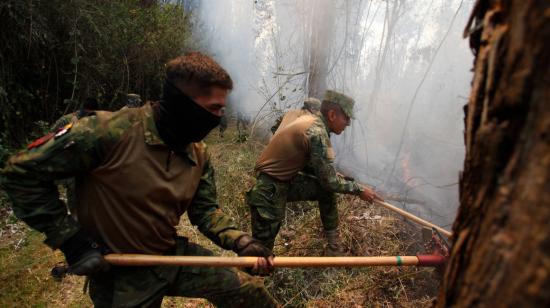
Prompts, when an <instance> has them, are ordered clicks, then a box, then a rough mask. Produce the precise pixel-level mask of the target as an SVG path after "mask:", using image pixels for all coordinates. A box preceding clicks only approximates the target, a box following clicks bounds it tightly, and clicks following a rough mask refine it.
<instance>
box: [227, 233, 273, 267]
mask: <svg viewBox="0 0 550 308" xmlns="http://www.w3.org/2000/svg"><path fill="white" fill-rule="evenodd" d="M234 251H235V252H236V253H237V254H238V255H239V256H240V257H243V256H258V257H263V258H258V261H256V264H254V267H252V271H251V272H252V273H253V274H259V275H268V274H270V273H271V272H273V257H274V256H275V255H274V254H273V252H272V251H271V249H269V248H267V247H265V246H264V245H263V244H262V243H261V242H260V241H258V240H257V239H255V238H253V237H252V236H250V235H248V234H244V235H241V236H239V238H237V239H236V240H235V249H234Z"/></svg>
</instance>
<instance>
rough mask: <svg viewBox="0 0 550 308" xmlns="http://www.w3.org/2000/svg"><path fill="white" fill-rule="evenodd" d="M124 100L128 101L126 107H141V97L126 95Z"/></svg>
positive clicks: (132, 94) (131, 94)
mask: <svg viewBox="0 0 550 308" xmlns="http://www.w3.org/2000/svg"><path fill="white" fill-rule="evenodd" d="M126 98H127V99H128V100H127V102H126V106H128V107H130V108H136V107H140V106H141V96H139V95H138V94H134V93H128V94H127V95H126Z"/></svg>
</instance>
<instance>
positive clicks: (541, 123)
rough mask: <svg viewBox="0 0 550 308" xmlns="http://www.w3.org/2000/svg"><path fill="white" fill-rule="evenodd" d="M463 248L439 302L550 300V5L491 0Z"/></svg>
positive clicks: (482, 17)
mask: <svg viewBox="0 0 550 308" xmlns="http://www.w3.org/2000/svg"><path fill="white" fill-rule="evenodd" d="M472 18H473V19H474V20H475V22H474V25H473V26H472V27H470V25H469V26H468V28H467V31H468V32H469V34H470V44H471V46H472V48H473V50H474V53H475V54H476V60H475V69H474V79H473V84H472V92H471V95H470V100H469V103H468V105H467V106H466V109H465V110H466V119H465V121H466V133H465V142H466V159H465V162H464V171H463V174H462V176H461V180H460V203H461V205H460V208H459V213H458V217H457V219H456V221H455V223H454V225H453V231H454V234H455V235H454V242H455V244H454V246H453V248H452V253H451V258H450V261H449V264H448V267H447V269H446V272H445V277H444V281H443V284H442V287H441V290H440V294H439V297H438V301H437V303H436V306H437V307H449V306H453V307H479V306H482V307H483V306H489V305H491V306H494V307H549V306H550V95H549V94H550V93H549V92H550V67H549V65H548V64H549V61H550V23H549V22H550V20H549V19H550V2H549V1H547V0H538V1H535V0H482V1H479V0H478V1H477V2H476V4H475V6H474V12H473V13H472Z"/></svg>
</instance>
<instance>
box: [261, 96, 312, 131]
mask: <svg viewBox="0 0 550 308" xmlns="http://www.w3.org/2000/svg"><path fill="white" fill-rule="evenodd" d="M320 109H321V101H320V100H318V99H316V98H314V97H308V98H306V99H305V100H304V105H303V107H302V108H301V109H296V110H290V111H287V112H285V113H284V114H283V115H281V116H280V117H279V118H278V119H277V120H276V121H275V124H274V125H273V126H272V127H271V132H272V133H273V134H275V132H276V131H277V129H278V128H279V127H284V126H286V125H287V124H288V123H290V122H294V120H296V119H297V118H299V117H301V116H303V115H306V114H317V113H319V110H320Z"/></svg>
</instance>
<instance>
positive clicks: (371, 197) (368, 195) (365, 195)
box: [359, 187, 384, 203]
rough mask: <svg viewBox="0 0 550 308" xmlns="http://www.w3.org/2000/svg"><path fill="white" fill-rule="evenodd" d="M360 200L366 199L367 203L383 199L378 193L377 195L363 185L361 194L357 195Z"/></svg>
mask: <svg viewBox="0 0 550 308" xmlns="http://www.w3.org/2000/svg"><path fill="white" fill-rule="evenodd" d="M359 198H361V200H364V201H367V202H368V203H374V201H384V199H382V198H381V197H380V196H379V195H377V194H376V193H375V192H374V190H372V189H371V188H369V187H365V188H364V189H363V191H362V192H361V194H360V195H359Z"/></svg>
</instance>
